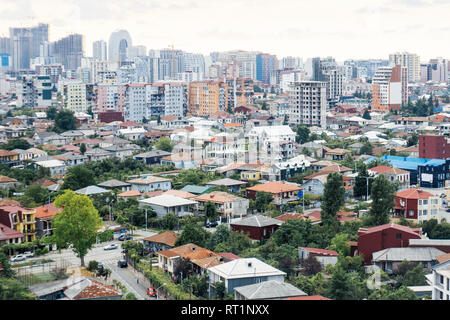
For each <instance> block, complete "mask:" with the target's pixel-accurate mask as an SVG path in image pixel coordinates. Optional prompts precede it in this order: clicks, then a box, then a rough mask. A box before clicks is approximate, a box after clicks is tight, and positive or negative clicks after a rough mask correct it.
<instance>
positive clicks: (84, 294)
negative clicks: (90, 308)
mask: <svg viewBox="0 0 450 320" xmlns="http://www.w3.org/2000/svg"><path fill="white" fill-rule="evenodd" d="M90 281H91V285H90V286H88V287H86V288H85V289H83V290H82V291H81V292H80V293H79V294H78V295H76V296H75V297H74V299H93V298H106V297H114V296H118V295H120V291H119V290H117V289H114V288H113V287H111V286H109V285H107V284H104V283H101V282H99V281H97V280H90Z"/></svg>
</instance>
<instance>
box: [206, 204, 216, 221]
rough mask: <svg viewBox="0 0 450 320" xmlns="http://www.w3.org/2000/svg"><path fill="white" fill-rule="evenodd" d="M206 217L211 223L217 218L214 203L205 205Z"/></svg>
mask: <svg viewBox="0 0 450 320" xmlns="http://www.w3.org/2000/svg"><path fill="white" fill-rule="evenodd" d="M205 216H206V218H208V219H209V220H210V221H213V220H215V219H216V218H217V210H216V205H215V204H214V203H212V202H211V201H208V202H207V203H206V204H205Z"/></svg>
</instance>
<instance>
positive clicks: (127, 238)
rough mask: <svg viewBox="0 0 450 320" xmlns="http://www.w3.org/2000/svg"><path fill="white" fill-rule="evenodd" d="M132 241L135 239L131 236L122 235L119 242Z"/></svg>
mask: <svg viewBox="0 0 450 320" xmlns="http://www.w3.org/2000/svg"><path fill="white" fill-rule="evenodd" d="M131 239H133V237H132V236H130V235H128V234H122V235H121V236H120V237H119V241H125V240H131Z"/></svg>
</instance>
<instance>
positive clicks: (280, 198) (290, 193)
mask: <svg viewBox="0 0 450 320" xmlns="http://www.w3.org/2000/svg"><path fill="white" fill-rule="evenodd" d="M301 189H303V188H301V187H297V186H296V185H293V184H288V183H285V182H284V181H283V182H278V181H272V182H267V183H264V184H258V185H256V186H253V187H250V188H247V189H246V195H247V198H248V199H252V200H256V193H257V192H260V191H261V192H267V193H271V194H272V197H273V203H274V204H276V205H277V206H279V205H280V204H285V203H287V202H289V201H296V200H297V193H298V191H299V190H301Z"/></svg>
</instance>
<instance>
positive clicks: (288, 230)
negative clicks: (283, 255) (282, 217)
mask: <svg viewBox="0 0 450 320" xmlns="http://www.w3.org/2000/svg"><path fill="white" fill-rule="evenodd" d="M311 231H312V225H311V222H310V221H309V220H307V221H305V220H293V219H291V220H287V221H286V222H285V223H283V224H282V225H281V226H280V227H279V228H278V229H277V231H275V232H274V234H273V235H272V237H271V239H272V240H273V241H274V242H275V243H276V244H277V245H278V246H281V245H282V244H284V243H286V244H290V245H291V246H294V247H301V246H306V245H308V243H309V239H308V235H309V234H311Z"/></svg>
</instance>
